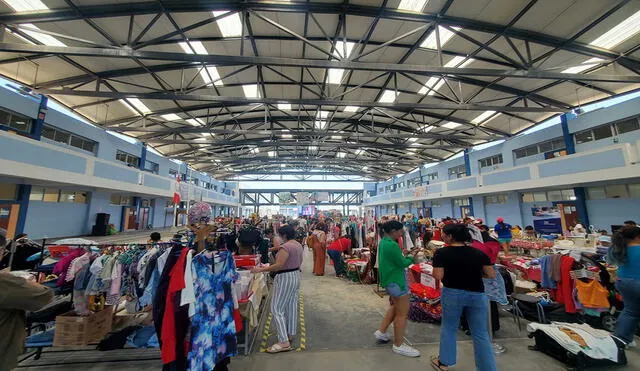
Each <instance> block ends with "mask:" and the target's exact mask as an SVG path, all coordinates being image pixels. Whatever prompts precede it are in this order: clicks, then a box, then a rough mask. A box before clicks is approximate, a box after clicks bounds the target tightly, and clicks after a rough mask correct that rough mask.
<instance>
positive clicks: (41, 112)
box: [27, 95, 49, 198]
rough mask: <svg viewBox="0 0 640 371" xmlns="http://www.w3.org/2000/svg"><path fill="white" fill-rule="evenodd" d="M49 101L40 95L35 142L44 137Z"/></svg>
mask: <svg viewBox="0 0 640 371" xmlns="http://www.w3.org/2000/svg"><path fill="white" fill-rule="evenodd" d="M48 101H49V99H48V98H47V97H46V96H45V95H40V107H38V117H37V118H36V119H35V120H34V121H33V129H32V130H31V137H32V138H33V139H35V140H40V138H41V137H42V127H43V126H44V120H45V118H46V116H47V102H48ZM27 198H28V197H27Z"/></svg>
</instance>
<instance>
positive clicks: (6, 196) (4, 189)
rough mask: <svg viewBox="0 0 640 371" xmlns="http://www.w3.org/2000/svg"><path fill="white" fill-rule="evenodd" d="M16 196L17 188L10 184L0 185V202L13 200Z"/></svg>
mask: <svg viewBox="0 0 640 371" xmlns="http://www.w3.org/2000/svg"><path fill="white" fill-rule="evenodd" d="M17 196H18V186H17V185H16V184H11V183H0V200H15V199H16V198H17Z"/></svg>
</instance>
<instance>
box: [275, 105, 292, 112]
mask: <svg viewBox="0 0 640 371" xmlns="http://www.w3.org/2000/svg"><path fill="white" fill-rule="evenodd" d="M277 107H278V109H279V110H280V111H291V104H290V103H278V105H277Z"/></svg>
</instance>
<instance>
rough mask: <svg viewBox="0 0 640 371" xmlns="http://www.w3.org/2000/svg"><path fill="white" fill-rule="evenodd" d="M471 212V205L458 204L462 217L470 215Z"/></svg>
mask: <svg viewBox="0 0 640 371" xmlns="http://www.w3.org/2000/svg"><path fill="white" fill-rule="evenodd" d="M471 214H472V212H471V206H460V215H462V218H463V219H464V218H466V217H468V216H470V215H471Z"/></svg>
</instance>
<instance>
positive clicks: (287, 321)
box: [252, 225, 303, 353]
mask: <svg viewBox="0 0 640 371" xmlns="http://www.w3.org/2000/svg"><path fill="white" fill-rule="evenodd" d="M278 234H280V238H281V240H282V241H283V244H282V245H281V247H280V250H279V251H278V255H276V262H275V264H273V265H271V266H269V267H258V268H254V269H253V270H252V272H254V273H256V272H275V274H276V277H275V281H274V288H273V290H274V292H273V298H272V299H271V313H272V314H273V320H274V321H275V325H276V329H277V331H278V343H276V344H274V345H272V346H271V347H269V349H267V353H280V352H288V351H290V350H292V347H291V341H292V339H293V337H294V336H295V335H296V333H297V332H298V299H299V294H300V278H301V274H300V266H301V265H302V255H303V248H302V245H301V244H300V243H299V242H298V241H296V240H295V237H296V231H295V230H294V229H293V227H291V226H289V225H287V226H284V227H281V228H280V229H278Z"/></svg>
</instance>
